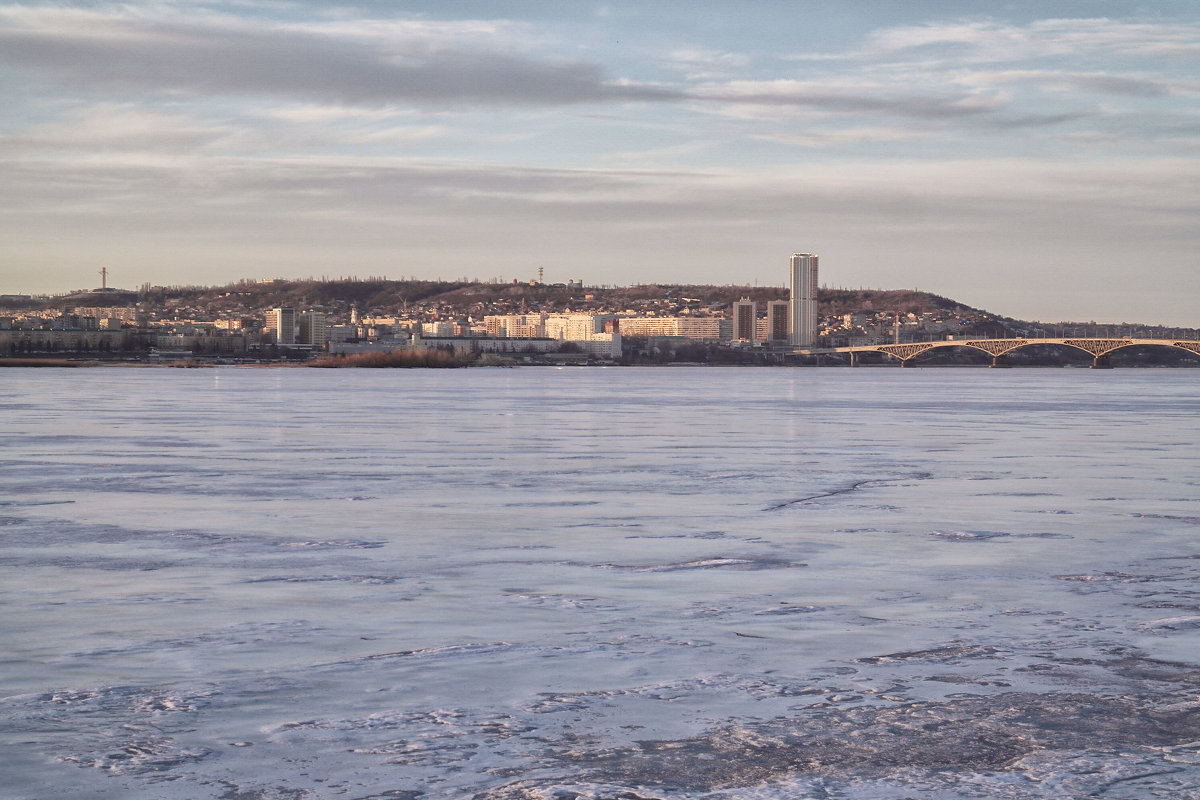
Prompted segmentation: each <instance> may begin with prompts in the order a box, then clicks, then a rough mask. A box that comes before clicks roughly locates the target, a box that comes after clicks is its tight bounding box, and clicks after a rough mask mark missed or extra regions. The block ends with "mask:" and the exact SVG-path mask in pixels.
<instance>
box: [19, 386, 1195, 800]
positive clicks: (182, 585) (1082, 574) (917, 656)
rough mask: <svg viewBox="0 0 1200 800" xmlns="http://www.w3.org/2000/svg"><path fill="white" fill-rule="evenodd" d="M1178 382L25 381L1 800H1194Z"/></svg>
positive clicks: (1188, 520) (1188, 449)
mask: <svg viewBox="0 0 1200 800" xmlns="http://www.w3.org/2000/svg"><path fill="white" fill-rule="evenodd" d="M1193 372H1194V371H1191V370H1179V371H1173V370H1119V371H1095V372H1093V371H1081V370H967V369H943V370H937V369H926V370H889V369H859V370H849V369H712V368H695V369H692V368H680V369H670V370H663V369H543V368H524V369H515V370H488V369H482V370H437V371H419V370H395V371H392V370H382V371H373V370H335V371H328V370H304V369H270V370H262V369H244V368H217V369H210V370H133V369H90V370H54V369H43V370H6V373H11V374H6V375H5V376H4V377H5V383H3V384H2V385H0V415H2V416H0V418H2V419H3V420H4V425H3V426H2V427H0V444H2V445H3V450H2V451H0V452H3V453H4V459H3V461H2V462H0V471H2V472H0V477H2V478H3V484H2V485H3V486H4V490H3V494H2V495H0V567H2V568H3V570H4V580H3V582H0V600H2V601H3V603H4V607H3V613H2V614H0V637H2V638H0V641H3V642H4V643H5V646H4V650H3V654H2V655H0V687H3V688H2V691H3V695H4V697H3V699H0V746H2V747H3V751H4V753H5V756H4V766H5V770H4V774H5V788H4V789H3V790H2V791H3V792H6V793H7V794H6V795H5V796H6V797H7V796H11V797H14V798H48V797H62V796H70V797H78V798H188V799H189V800H191V799H192V798H198V799H200V800H203V798H233V799H236V800H243V799H246V800H248V798H260V799H261V800H271V799H272V798H289V799H294V798H325V797H331V798H332V797H345V798H356V799H358V800H363V799H365V798H409V799H410V800H413V799H415V798H422V799H423V800H435V799H437V800H440V799H442V798H446V799H449V798H455V799H457V798H479V799H480V800H505V799H512V800H517V799H518V798H552V799H553V800H570V799H571V798H595V799H596V800H601V799H607V800H616V798H624V799H625V800H636V799H637V798H663V800H665V799H666V798H672V800H676V799H679V798H684V799H691V798H709V799H714V798H721V799H722V800H725V799H726V798H728V799H729V800H732V799H733V798H739V799H741V798H810V797H811V798H816V797H825V798H868V799H875V798H878V799H880V800H892V799H894V800H900V799H901V798H910V797H922V798H972V797H979V798H1064V797H1105V798H1200V688H1198V687H1200V666H1198V664H1200V581H1198V578H1200V539H1198V538H1197V535H1198V534H1200V461H1198V460H1197V458H1196V453H1197V452H1200V414H1198V413H1197V412H1198V411H1200V391H1198V390H1197V383H1196V380H1197V376H1196V375H1195V374H1193ZM31 399H33V402H31Z"/></svg>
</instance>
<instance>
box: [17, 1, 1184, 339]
mask: <svg viewBox="0 0 1200 800" xmlns="http://www.w3.org/2000/svg"><path fill="white" fill-rule="evenodd" d="M0 3H2V0H0ZM0 103H2V104H3V106H2V107H3V109H4V113H3V114H2V115H0V293H4V292H23V293H29V292H62V291H67V290H70V289H75V288H85V287H86V288H90V287H93V286H98V285H99V281H100V277H99V274H98V271H99V270H100V268H101V267H107V268H108V269H109V271H110V276H111V277H110V281H109V282H110V285H115V286H120V287H126V288H136V287H137V286H138V285H140V284H142V283H147V282H149V283H153V284H164V285H169V284H201V285H214V284H221V283H225V282H227V281H232V280H237V279H240V278H264V277H288V278H290V277H308V276H314V277H321V276H329V277H338V276H352V275H357V276H360V277H366V276H370V275H384V276H387V277H389V278H401V277H407V276H417V277H427V278H439V277H440V278H445V279H454V278H459V277H467V278H478V279H482V280H488V279H493V278H500V279H504V280H511V279H512V278H520V279H522V280H528V279H530V278H533V277H536V274H537V268H538V267H543V268H544V269H545V276H546V280H547V281H548V282H565V281H566V280H568V279H583V280H584V281H585V282H587V283H588V284H589V285H603V284H631V283H650V282H672V283H678V282H683V283H718V284H741V285H753V284H758V285H783V284H784V283H785V281H786V271H787V259H788V256H789V255H790V254H791V253H792V252H794V251H804V252H815V253H819V254H820V255H821V270H822V276H821V277H822V282H823V283H825V284H826V285H829V286H842V287H860V286H862V287H871V288H919V289H924V290H929V291H933V292H936V293H939V294H943V295H947V296H950V297H953V298H955V299H957V300H960V301H962V302H965V303H968V304H971V305H975V306H980V307H984V308H987V309H988V310H991V311H995V312H997V313H1001V314H1005V315H1009V316H1015V317H1023V318H1027V319H1040V320H1043V321H1046V322H1052V321H1059V320H1091V319H1095V320H1097V321H1100V320H1103V321H1109V322H1121V321H1130V322H1134V321H1138V322H1152V323H1164V324H1179V325H1189V326H1200V168H1198V165H1200V4H1197V3H1196V2H1195V0H1145V2H1136V1H1135V0H1089V1H1084V0H1036V1H1033V0H1017V1H1016V2H1002V0H988V1H987V2H983V1H982V0H978V1H972V0H960V1H958V2H951V1H950V0H911V1H906V2H899V0H847V2H844V3H831V2H828V1H827V0H793V1H792V2H784V1H783V0H762V1H761V2H755V1H754V0H749V1H748V2H738V3H734V2H705V1H703V0H690V1H689V2H682V1H679V2H676V1H675V0H656V2H653V3H650V2H645V0H631V1H629V2H626V0H616V1H615V2H595V3H592V2H583V1H582V0H580V1H578V2H575V1H572V2H563V0H513V1H511V2H504V1H502V0H496V1H495V2H485V1H484V0H430V1H429V2H424V1H420V2H372V0H364V2H358V3H339V2H311V3H310V2H300V1H295V2H292V1H289V0H228V2H203V0H201V1H200V2H192V1H190V0H189V1H186V2H185V1H184V0H179V1H178V2H173V1H172V0H161V1H160V2H137V1H136V0H135V1H134V2H122V3H111V4H110V3H106V2H75V3H44V2H38V1H37V0H32V1H31V2H23V3H20V4H9V5H3V4H0Z"/></svg>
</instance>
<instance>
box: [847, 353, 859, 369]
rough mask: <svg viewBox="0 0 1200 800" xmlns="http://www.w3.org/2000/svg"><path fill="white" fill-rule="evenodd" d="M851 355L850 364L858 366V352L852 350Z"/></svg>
mask: <svg viewBox="0 0 1200 800" xmlns="http://www.w3.org/2000/svg"><path fill="white" fill-rule="evenodd" d="M849 355H850V366H852V367H857V366H858V353H856V352H854V351H853V350H851V351H850V354H849Z"/></svg>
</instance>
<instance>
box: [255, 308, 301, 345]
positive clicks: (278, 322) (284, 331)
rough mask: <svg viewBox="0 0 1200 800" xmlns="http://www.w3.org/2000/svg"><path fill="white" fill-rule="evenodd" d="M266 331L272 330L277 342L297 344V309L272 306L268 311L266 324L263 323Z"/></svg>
mask: <svg viewBox="0 0 1200 800" xmlns="http://www.w3.org/2000/svg"><path fill="white" fill-rule="evenodd" d="M263 330H264V331H270V333H271V336H272V339H271V341H273V342H275V344H295V343H296V309H294V308H287V307H283V308H272V309H271V310H270V311H268V312H267V319H266V324H265V325H263Z"/></svg>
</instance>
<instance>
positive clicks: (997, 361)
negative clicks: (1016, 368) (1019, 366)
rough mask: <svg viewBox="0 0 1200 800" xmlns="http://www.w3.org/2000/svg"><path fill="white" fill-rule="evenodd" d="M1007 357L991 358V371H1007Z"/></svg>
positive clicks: (1010, 365)
mask: <svg viewBox="0 0 1200 800" xmlns="http://www.w3.org/2000/svg"><path fill="white" fill-rule="evenodd" d="M1010 367H1012V364H1010V363H1008V356H992V369H1009V368H1010Z"/></svg>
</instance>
